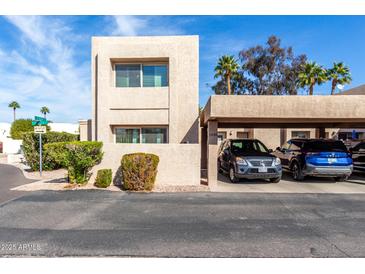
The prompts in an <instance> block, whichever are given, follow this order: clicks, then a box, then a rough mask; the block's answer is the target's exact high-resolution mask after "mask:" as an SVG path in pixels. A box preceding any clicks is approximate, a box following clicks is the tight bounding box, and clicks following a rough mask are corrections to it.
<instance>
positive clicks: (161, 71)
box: [115, 64, 168, 88]
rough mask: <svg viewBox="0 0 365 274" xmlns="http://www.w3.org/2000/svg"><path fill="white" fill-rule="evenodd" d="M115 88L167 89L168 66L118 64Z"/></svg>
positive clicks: (116, 66)
mask: <svg viewBox="0 0 365 274" xmlns="http://www.w3.org/2000/svg"><path fill="white" fill-rule="evenodd" d="M115 86H116V87H122V88H128V87H167V86H168V69H167V64H158V65H152V64H116V65H115Z"/></svg>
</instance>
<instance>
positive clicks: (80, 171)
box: [46, 141, 103, 184]
mask: <svg viewBox="0 0 365 274" xmlns="http://www.w3.org/2000/svg"><path fill="white" fill-rule="evenodd" d="M102 147H103V143H101V142H80V141H75V142H62V143H53V144H48V145H47V146H46V151H47V153H48V154H49V155H50V156H51V157H52V159H53V161H54V162H55V163H57V164H58V165H60V166H62V167H65V168H67V170H68V178H69V181H70V183H77V184H83V183H85V182H87V180H88V179H89V177H90V174H89V171H90V169H91V168H92V167H93V166H94V165H96V164H98V163H100V161H101V159H102V158H103V152H102V151H101V149H102Z"/></svg>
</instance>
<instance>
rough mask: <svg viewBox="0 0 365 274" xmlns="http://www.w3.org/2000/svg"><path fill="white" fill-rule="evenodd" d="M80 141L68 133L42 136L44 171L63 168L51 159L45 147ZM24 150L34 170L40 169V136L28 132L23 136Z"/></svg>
mask: <svg viewBox="0 0 365 274" xmlns="http://www.w3.org/2000/svg"><path fill="white" fill-rule="evenodd" d="M78 139H79V136H78V135H76V134H70V133H66V132H47V133H45V134H42V147H43V148H44V149H43V155H42V156H43V157H42V158H43V170H53V169H58V168H60V167H62V166H61V165H60V164H59V163H58V162H56V161H55V159H54V158H53V157H51V156H50V155H49V154H48V153H47V151H46V149H45V145H46V144H48V143H55V142H71V141H76V140H78ZM22 149H23V152H24V157H25V159H26V161H27V163H28V165H29V166H30V168H31V169H32V170H34V171H35V170H38V169H39V134H34V133H33V132H28V133H25V134H24V135H23V145H22Z"/></svg>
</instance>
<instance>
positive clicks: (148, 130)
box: [115, 127, 167, 144]
mask: <svg viewBox="0 0 365 274" xmlns="http://www.w3.org/2000/svg"><path fill="white" fill-rule="evenodd" d="M115 142H116V143H124V144H139V143H143V144H164V143H167V128H166V127H141V128H121V127H119V128H116V129H115Z"/></svg>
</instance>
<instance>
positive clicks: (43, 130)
mask: <svg viewBox="0 0 365 274" xmlns="http://www.w3.org/2000/svg"><path fill="white" fill-rule="evenodd" d="M46 132H47V127H46V126H35V127H34V133H39V134H42V133H46Z"/></svg>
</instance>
